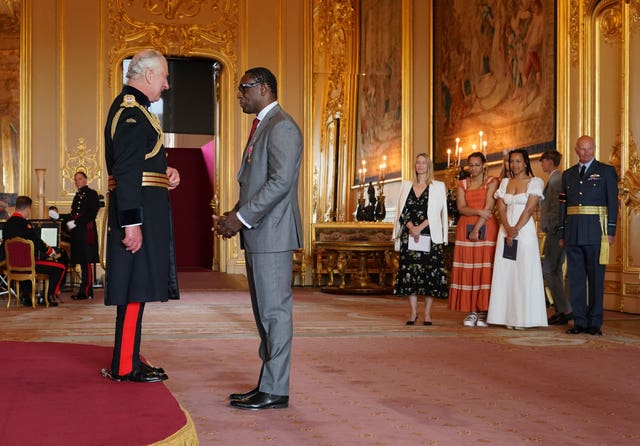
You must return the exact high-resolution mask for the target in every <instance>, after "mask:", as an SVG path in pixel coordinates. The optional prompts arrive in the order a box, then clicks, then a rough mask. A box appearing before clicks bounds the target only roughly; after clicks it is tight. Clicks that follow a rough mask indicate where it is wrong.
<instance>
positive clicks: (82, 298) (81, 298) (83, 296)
mask: <svg viewBox="0 0 640 446" xmlns="http://www.w3.org/2000/svg"><path fill="white" fill-rule="evenodd" d="M71 299H73V300H85V299H90V297H89V296H85V295H80V294H74V295H73V296H71Z"/></svg>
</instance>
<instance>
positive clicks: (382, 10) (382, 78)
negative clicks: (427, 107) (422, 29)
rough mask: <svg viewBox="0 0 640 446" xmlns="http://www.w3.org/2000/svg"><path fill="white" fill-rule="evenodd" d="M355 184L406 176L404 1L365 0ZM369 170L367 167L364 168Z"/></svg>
mask: <svg viewBox="0 0 640 446" xmlns="http://www.w3.org/2000/svg"><path fill="white" fill-rule="evenodd" d="M357 103H358V115H357V131H356V135H357V136H356V156H355V160H356V162H355V172H354V184H355V185H358V184H363V183H368V182H370V181H376V180H377V179H378V178H379V177H381V176H382V177H384V178H386V179H392V178H400V177H401V176H402V165H401V163H402V146H401V144H402V2H400V1H397V0H362V1H361V3H360V63H359V79H358V95H357ZM364 170H366V172H365V171H364Z"/></svg>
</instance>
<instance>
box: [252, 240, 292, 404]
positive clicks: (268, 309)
mask: <svg viewBox="0 0 640 446" xmlns="http://www.w3.org/2000/svg"><path fill="white" fill-rule="evenodd" d="M245 259H246V267H247V278H248V281H249V292H250V294H251V305H252V307H253V315H254V317H255V320H256V326H257V328H258V333H259V334H260V347H259V350H258V353H259V355H260V358H261V359H262V371H261V374H260V383H259V384H258V387H259V389H260V391H261V392H265V393H271V394H274V395H289V371H290V368H291V339H292V337H293V316H292V307H293V296H292V292H291V270H292V267H293V251H283V252H269V253H250V252H245Z"/></svg>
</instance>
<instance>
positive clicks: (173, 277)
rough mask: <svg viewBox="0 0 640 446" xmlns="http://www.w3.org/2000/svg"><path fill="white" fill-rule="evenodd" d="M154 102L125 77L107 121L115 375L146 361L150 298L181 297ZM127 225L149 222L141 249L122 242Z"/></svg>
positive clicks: (108, 289)
mask: <svg viewBox="0 0 640 446" xmlns="http://www.w3.org/2000/svg"><path fill="white" fill-rule="evenodd" d="M150 105H151V102H150V101H149V99H148V98H147V97H146V96H145V95H144V94H143V93H142V92H141V91H139V90H137V89H136V88H133V87H131V86H128V85H125V86H124V87H123V89H122V92H121V93H120V95H118V96H117V97H116V98H115V100H114V101H113V104H112V106H111V109H110V110H109V115H108V118H107V124H106V127H105V158H106V165H107V171H108V173H109V176H110V177H109V209H108V228H107V253H106V285H105V298H104V301H105V304H106V305H117V306H118V311H117V319H116V340H115V347H114V357H113V361H112V367H111V372H112V373H113V374H115V375H124V374H127V373H129V372H130V371H131V370H132V369H136V368H138V367H140V365H141V360H140V357H139V350H140V330H141V323H142V312H143V309H144V304H145V303H146V302H166V301H167V300H168V299H179V291H178V280H177V274H176V265H175V255H174V247H173V223H172V217H171V202H170V197H169V190H168V184H169V183H168V179H167V175H166V172H167V156H166V151H165V148H164V146H163V145H162V130H161V129H160V123H159V121H158V119H157V118H156V117H155V116H153V115H151V114H150V112H149V111H148V107H149V106H150ZM128 225H140V226H141V230H142V236H143V243H142V247H141V248H140V250H139V251H137V252H136V253H134V254H132V253H131V252H129V251H127V250H126V248H125V247H124V245H123V244H122V240H123V238H124V237H125V229H124V228H125V226H128ZM129 321H130V322H131V323H129ZM122 352H126V355H127V357H126V358H124V357H123V356H122V355H121V353H122ZM122 354H124V353H122Z"/></svg>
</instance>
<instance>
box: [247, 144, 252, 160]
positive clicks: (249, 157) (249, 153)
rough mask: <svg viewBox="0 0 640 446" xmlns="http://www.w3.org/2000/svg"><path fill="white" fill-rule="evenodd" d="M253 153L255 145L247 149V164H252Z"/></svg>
mask: <svg viewBox="0 0 640 446" xmlns="http://www.w3.org/2000/svg"><path fill="white" fill-rule="evenodd" d="M251 153H253V144H251V145H250V146H249V147H248V148H247V163H249V164H251Z"/></svg>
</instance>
